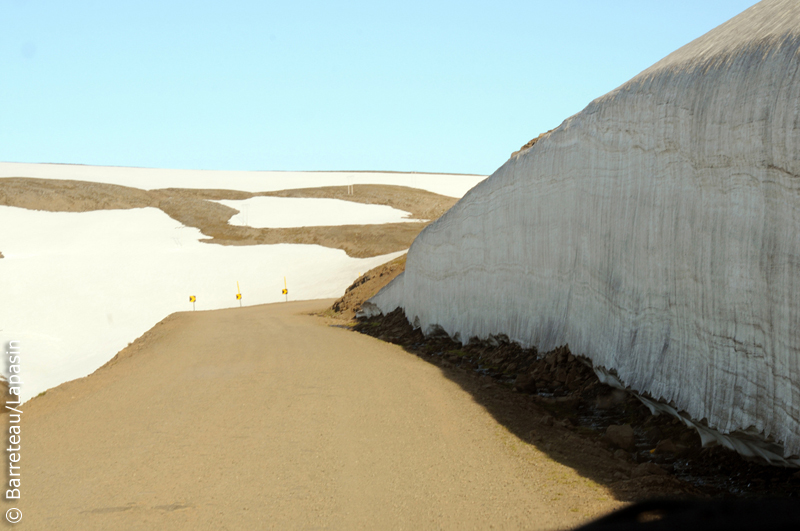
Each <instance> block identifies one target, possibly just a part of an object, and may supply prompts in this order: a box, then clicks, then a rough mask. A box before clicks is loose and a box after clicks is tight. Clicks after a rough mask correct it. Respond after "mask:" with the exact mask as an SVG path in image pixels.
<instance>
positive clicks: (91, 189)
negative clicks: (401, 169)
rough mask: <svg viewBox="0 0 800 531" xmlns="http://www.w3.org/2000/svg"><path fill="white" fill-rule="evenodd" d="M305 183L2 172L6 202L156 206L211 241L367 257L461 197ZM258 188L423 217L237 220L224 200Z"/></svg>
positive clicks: (60, 208) (397, 243)
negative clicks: (270, 224)
mask: <svg viewBox="0 0 800 531" xmlns="http://www.w3.org/2000/svg"><path fill="white" fill-rule="evenodd" d="M351 191H352V193H348V187H346V186H328V187H322V188H303V189H296V190H283V191H278V192H258V193H250V192H241V191H237V190H222V189H219V190H210V189H203V190H194V189H185V188H165V189H160V190H140V189H138V188H131V187H126V186H119V185H113V184H104V183H91V182H84V181H65V180H57V179H32V178H23V177H9V178H3V179H0V205H6V206H14V207H19V208H26V209H29V210H45V211H49V212H87V211H91V210H116V209H129V208H144V207H153V208H158V209H160V210H162V211H163V212H164V213H166V214H167V215H168V216H170V217H171V218H173V219H174V220H176V221H178V222H180V223H182V224H183V225H186V226H188V227H195V228H197V229H200V231H201V232H202V233H203V234H204V235H206V236H207V237H208V238H207V239H205V240H201V241H204V242H206V243H216V244H219V245H263V244H277V243H300V244H316V245H321V246H323V247H331V248H334V249H342V250H344V251H345V252H346V253H347V254H348V255H349V256H352V257H355V258H367V257H371V256H378V255H382V254H388V253H392V252H396V251H401V250H403V249H407V248H408V247H409V246H410V245H411V242H412V241H414V238H416V236H417V234H419V232H420V231H421V230H422V229H423V228H424V227H425V226H426V225H427V224H428V223H429V222H430V221H432V220H435V219H436V218H438V217H439V216H441V215H442V214H443V213H444V212H446V211H447V210H448V209H449V208H450V207H451V206H453V205H454V204H455V203H456V201H457V199H455V198H452V197H447V196H442V195H438V194H434V193H431V192H428V191H425V190H419V189H416V188H409V187H405V186H389V185H361V184H358V185H354V186H353V187H352V188H351ZM256 196H273V197H306V198H330V199H340V200H343V201H351V202H356V203H364V204H377V205H386V206H390V207H393V208H396V209H399V210H404V211H406V212H410V213H411V216H412V218H414V219H418V220H420V222H419V223H387V224H382V225H343V226H321V227H294V228H278V229H269V228H268V229H262V228H252V227H240V226H235V225H230V224H229V223H228V221H229V220H230V218H231V217H233V216H234V215H235V214H236V213H237V210H235V209H233V208H230V207H228V206H225V205H221V204H219V203H216V202H215V201H218V200H225V199H228V200H237V199H248V198H251V197H256Z"/></svg>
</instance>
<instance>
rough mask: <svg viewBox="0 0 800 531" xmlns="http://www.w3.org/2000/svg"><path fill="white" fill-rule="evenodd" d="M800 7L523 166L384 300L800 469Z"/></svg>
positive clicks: (421, 254) (732, 38)
mask: <svg viewBox="0 0 800 531" xmlns="http://www.w3.org/2000/svg"><path fill="white" fill-rule="evenodd" d="M799 65H800V2H797V1H796V0H765V1H763V2H761V3H759V4H757V5H755V6H753V7H752V8H750V9H748V10H747V11H745V12H744V13H742V14H740V15H739V16H737V17H735V18H733V19H731V20H730V21H728V22H726V23H725V24H723V25H721V26H719V27H718V28H716V29H714V30H712V31H711V32H709V33H708V34H706V35H704V36H702V37H700V38H699V39H697V40H695V41H693V42H692V43H690V44H688V45H687V46H685V47H683V48H681V49H679V50H678V51H676V52H674V53H673V54H671V55H669V56H667V57H666V58H665V59H663V60H662V61H660V62H658V63H657V64H655V65H653V66H652V67H651V68H649V69H647V70H645V71H644V72H642V73H641V74H639V75H638V76H636V77H635V78H633V79H632V80H630V81H629V82H627V83H625V84H624V85H622V86H621V87H619V88H617V89H616V90H614V91H612V92H610V93H608V94H606V95H605V96H602V97H601V98H598V99H597V100H595V101H593V102H592V103H591V104H590V105H589V106H588V107H587V108H586V109H584V110H583V111H582V112H580V113H579V114H577V115H575V116H573V117H571V118H569V119H568V120H566V121H565V122H564V123H563V124H562V125H561V126H560V127H558V128H557V129H556V130H554V131H553V132H551V133H550V134H549V135H546V136H545V137H543V138H542V139H540V140H539V141H538V142H537V143H536V144H535V145H533V147H531V148H530V149H528V150H526V151H523V152H522V153H520V154H519V155H517V156H515V157H513V158H512V159H511V160H509V161H508V162H506V163H505V164H504V165H503V166H502V167H500V168H499V169H498V170H497V171H496V172H495V173H494V174H493V175H492V176H491V177H490V178H489V179H487V180H486V181H484V182H483V183H481V184H479V185H478V186H477V187H476V188H474V189H473V190H471V191H470V192H469V193H468V194H467V195H466V196H465V197H464V198H463V199H462V200H461V201H460V202H459V203H457V204H456V206H455V207H454V208H452V209H451V210H450V211H449V212H448V213H447V214H445V215H444V216H443V217H442V218H440V219H439V220H438V221H437V222H435V223H433V224H431V225H430V226H428V227H427V228H426V229H425V230H424V231H423V232H422V233H421V234H420V235H419V237H418V238H417V239H416V241H415V242H414V244H413V246H412V247H411V250H410V252H409V255H408V261H407V265H406V272H405V273H404V275H402V276H401V277H399V278H398V279H397V280H396V281H395V282H393V283H392V284H390V285H389V286H387V287H386V288H385V289H384V290H383V291H382V292H381V293H380V294H379V295H377V296H376V297H375V298H374V299H373V302H374V303H375V304H376V305H377V306H378V307H379V308H380V309H381V310H382V311H390V310H392V309H394V308H396V307H398V306H401V307H403V308H404V309H405V312H406V315H407V317H408V318H409V320H410V321H412V322H416V323H417V324H418V325H419V326H422V327H423V328H426V327H429V326H431V325H434V324H436V325H440V326H442V327H443V328H444V329H445V330H446V331H447V332H449V333H450V334H451V335H455V334H458V335H460V337H461V338H462V340H467V339H468V338H470V337H472V336H478V337H485V336H487V335H490V334H499V333H504V334H507V335H508V336H509V337H511V338H512V339H513V340H516V341H519V342H521V343H523V344H525V345H536V346H538V347H539V349H540V350H545V349H551V348H553V347H555V346H558V345H563V344H565V343H568V344H569V346H570V349H571V350H572V351H573V352H575V353H577V354H584V355H586V356H588V357H589V358H591V359H592V360H593V363H594V364H595V366H597V367H601V368H606V369H608V370H611V371H613V372H615V373H616V375H617V376H618V378H619V379H620V380H621V381H622V382H623V383H624V384H625V385H627V386H629V387H630V388H632V389H633V390H636V391H638V392H640V393H646V394H649V395H650V396H652V397H653V398H655V399H659V400H661V401H662V402H664V403H668V404H671V405H672V406H674V407H675V408H677V409H678V410H681V411H684V412H685V413H687V414H688V415H690V416H691V417H692V418H693V419H695V420H696V421H697V422H698V424H702V425H705V426H708V427H710V428H714V429H716V430H718V431H719V432H720V433H723V434H725V433H733V432H748V433H758V434H760V436H761V437H762V438H764V439H765V440H769V441H774V442H775V443H778V444H779V445H783V448H782V453H783V454H784V456H786V457H789V456H797V455H799V454H800V74H798V66H799Z"/></svg>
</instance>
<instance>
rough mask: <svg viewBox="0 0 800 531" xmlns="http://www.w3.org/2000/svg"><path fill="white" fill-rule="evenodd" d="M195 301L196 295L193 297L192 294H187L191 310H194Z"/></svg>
mask: <svg viewBox="0 0 800 531" xmlns="http://www.w3.org/2000/svg"><path fill="white" fill-rule="evenodd" d="M195 301H197V297H195V296H194V295H189V302H191V303H192V311H194V310H195V308H194V303H195Z"/></svg>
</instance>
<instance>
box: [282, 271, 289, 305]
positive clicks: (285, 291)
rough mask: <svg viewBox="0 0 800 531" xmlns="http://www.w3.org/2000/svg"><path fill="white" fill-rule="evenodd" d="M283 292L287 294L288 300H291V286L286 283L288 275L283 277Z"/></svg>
mask: <svg viewBox="0 0 800 531" xmlns="http://www.w3.org/2000/svg"><path fill="white" fill-rule="evenodd" d="M281 293H283V294H284V295H286V302H289V287H288V286H287V285H286V277H283V289H282V290H281Z"/></svg>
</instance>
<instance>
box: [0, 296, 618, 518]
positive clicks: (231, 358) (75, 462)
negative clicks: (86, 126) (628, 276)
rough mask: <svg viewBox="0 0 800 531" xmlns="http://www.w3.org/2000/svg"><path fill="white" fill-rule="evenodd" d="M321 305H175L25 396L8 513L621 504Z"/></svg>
mask: <svg viewBox="0 0 800 531" xmlns="http://www.w3.org/2000/svg"><path fill="white" fill-rule="evenodd" d="M331 302H332V301H311V302H298V303H287V304H273V305H265V306H255V307H249V308H248V307H245V308H241V309H239V308H235V309H229V310H219V311H210V312H187V313H180V314H175V315H172V316H170V317H168V318H166V319H165V320H164V321H162V322H161V323H159V324H158V325H157V326H156V327H154V328H153V329H152V330H151V331H149V332H148V333H147V334H145V335H144V336H142V337H141V338H140V339H138V340H137V341H136V342H135V343H134V344H133V345H131V346H129V347H128V348H127V349H125V350H124V351H122V352H121V353H120V354H119V355H118V356H117V358H115V360H113V361H112V362H109V364H107V365H106V366H105V367H103V368H102V369H100V370H98V371H97V372H96V373H94V374H93V375H91V376H89V377H87V378H83V379H81V380H76V381H73V382H69V383H66V384H63V385H61V386H60V387H58V388H56V389H52V390H50V391H48V392H47V393H46V395H44V396H40V397H38V398H35V399H33V400H31V401H30V402H29V403H27V405H26V407H25V408H24V414H23V417H22V418H23V421H22V422H23V424H22V425H23V435H22V450H21V453H22V459H23V460H22V462H21V465H22V469H21V473H22V478H23V480H22V500H21V501H20V502H19V503H17V504H16V505H14V506H16V507H18V508H19V509H20V510H21V511H22V521H21V522H20V524H17V525H18V526H21V527H20V528H24V529H48V530H52V529H147V530H150V529H192V530H194V529H492V528H495V529H565V528H569V527H572V526H575V525H577V524H579V523H581V522H585V521H587V520H588V519H590V518H592V517H595V516H597V515H599V514H602V513H605V512H608V511H609V510H611V509H613V508H615V507H617V506H619V505H620V504H619V502H616V501H614V499H613V496H612V495H611V494H610V493H609V492H608V491H607V490H605V488H604V487H601V486H599V485H597V484H596V483H594V482H592V481H591V480H589V479H586V478H583V477H581V476H580V475H578V474H577V473H576V472H575V471H574V470H572V469H570V468H568V467H565V466H563V465H561V464H558V463H557V462H555V461H553V460H551V459H550V458H548V457H547V456H546V455H545V454H544V453H541V452H540V451H539V450H537V449H536V448H535V447H533V446H531V445H529V444H527V443H525V442H523V441H521V440H520V439H518V438H517V437H516V436H514V435H513V434H512V433H510V432H509V431H508V430H507V429H506V428H504V427H503V425H501V424H499V423H498V422H497V421H496V420H495V419H494V417H492V415H490V414H489V413H488V412H487V411H486V410H485V409H484V408H483V407H482V406H481V405H479V404H477V403H476V402H475V401H474V400H473V399H472V397H471V396H470V394H468V393H467V392H465V391H464V390H463V389H462V388H461V387H459V385H457V384H456V383H454V382H453V381H452V380H450V379H448V378H446V377H444V375H443V374H442V373H441V371H440V369H439V368H437V367H435V366H433V365H431V364H428V363H426V362H424V361H422V360H420V359H419V358H417V357H414V356H412V355H409V354H408V353H406V352H404V351H403V350H402V349H400V348H399V347H396V346H394V345H390V344H387V343H383V342H380V341H378V340H375V339H373V338H370V337H368V336H364V335H361V334H357V333H353V332H350V331H348V330H344V329H341V328H336V327H333V326H329V325H328V324H327V323H326V322H325V321H323V320H322V319H321V318H319V317H315V316H311V315H308V314H309V312H312V311H319V310H322V309H324V308H326V307H328V306H329V305H330V304H331ZM5 505H6V508H8V507H9V506H12V505H10V504H9V503H8V502H6V503H5ZM3 510H4V511H5V509H3Z"/></svg>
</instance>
